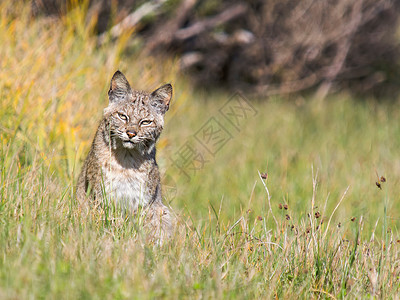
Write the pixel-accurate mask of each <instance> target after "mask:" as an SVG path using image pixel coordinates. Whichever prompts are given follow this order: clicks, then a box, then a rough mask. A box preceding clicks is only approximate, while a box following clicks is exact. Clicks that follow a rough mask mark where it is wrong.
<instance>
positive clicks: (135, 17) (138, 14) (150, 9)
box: [98, 0, 167, 45]
mask: <svg viewBox="0 0 400 300" xmlns="http://www.w3.org/2000/svg"><path fill="white" fill-rule="evenodd" d="M166 1H167V0H154V1H149V2H146V3H144V4H143V5H141V6H140V7H139V8H138V9H136V10H135V11H134V12H132V13H131V14H129V15H128V16H126V17H125V18H124V19H123V20H122V21H121V22H119V23H118V24H116V25H114V26H113V27H112V28H111V29H110V31H109V32H104V33H102V34H101V35H99V37H98V43H99V44H100V45H101V44H103V43H104V42H105V40H106V37H107V35H108V34H110V35H111V37H112V38H117V37H119V36H120V35H121V34H122V33H123V32H125V31H127V30H130V29H132V28H134V27H135V26H136V25H138V24H139V23H140V21H141V20H142V19H143V18H144V17H146V16H148V15H149V14H151V13H154V12H155V11H156V10H157V9H158V8H160V7H161V6H162V5H163V4H164V3H165V2H166Z"/></svg>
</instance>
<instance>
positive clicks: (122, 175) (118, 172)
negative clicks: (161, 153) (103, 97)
mask: <svg viewBox="0 0 400 300" xmlns="http://www.w3.org/2000/svg"><path fill="white" fill-rule="evenodd" d="M108 98H109V105H108V107H106V108H105V109H104V117H103V120H102V121H101V122H100V125H99V127H98V129H97V132H96V135H95V137H94V140H93V143H92V147H91V149H90V151H89V154H88V156H87V158H86V160H85V163H84V165H83V168H82V171H81V173H80V175H79V179H78V185H77V198H78V200H84V199H86V196H87V194H90V195H91V196H92V198H94V199H95V200H96V201H104V200H105V199H106V198H105V197H109V198H110V199H112V200H114V201H115V203H116V204H117V205H118V206H120V207H121V208H122V209H124V210H128V211H131V212H137V211H138V209H139V208H141V209H143V211H144V212H145V225H146V224H147V225H149V226H151V227H150V228H151V229H153V232H155V231H154V230H158V231H159V232H160V233H161V234H162V236H165V235H169V234H170V231H171V229H172V224H171V223H172V216H171V212H170V210H169V209H168V208H167V207H166V206H165V205H164V204H163V203H162V199H161V182H160V173H159V171H158V166H157V162H156V147H155V145H156V142H157V139H158V138H159V136H160V134H161V131H162V129H163V126H164V114H165V112H166V111H167V110H168V108H169V104H170V101H171V98H172V86H171V85H170V84H166V85H163V86H162V87H160V88H158V89H157V90H155V91H154V92H152V93H150V94H149V93H146V92H143V91H135V90H132V89H131V87H130V85H129V82H128V81H127V79H126V78H125V76H124V75H123V74H122V73H121V72H120V71H117V72H115V74H114V75H113V77H112V79H111V84H110V90H109V91H108ZM157 235H158V233H157Z"/></svg>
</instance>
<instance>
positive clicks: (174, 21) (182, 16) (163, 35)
mask: <svg viewBox="0 0 400 300" xmlns="http://www.w3.org/2000/svg"><path fill="white" fill-rule="evenodd" d="M197 1H198V0H183V1H182V2H181V4H180V6H179V7H178V8H177V10H176V11H177V12H176V15H175V16H174V17H173V18H171V19H170V20H169V21H168V22H167V23H166V24H161V25H160V26H159V28H158V29H157V30H156V34H155V35H154V36H153V37H151V38H150V39H149V42H148V44H147V49H148V50H150V51H152V50H154V49H155V48H157V47H158V46H160V45H168V44H170V43H171V42H172V40H173V39H174V33H175V32H176V31H177V30H178V29H179V27H180V26H181V25H182V23H183V22H184V21H185V20H186V19H187V18H188V16H189V14H190V12H191V11H192V9H193V7H194V6H195V5H196V3H197Z"/></svg>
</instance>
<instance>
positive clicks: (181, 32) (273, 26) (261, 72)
mask: <svg viewBox="0 0 400 300" xmlns="http://www.w3.org/2000/svg"><path fill="white" fill-rule="evenodd" d="M65 2H66V1H65V0H64V1H62V0H35V1H34V3H36V10H38V8H39V11H40V7H42V11H44V12H47V13H49V10H52V11H54V3H58V7H63V5H62V3H65ZM75 2H79V1H75ZM156 2H157V3H159V4H158V5H155V4H157V3H156ZM37 3H40V5H38V4H37ZM114 3H115V4H116V5H115V7H114V8H113V7H112V5H110V4H109V2H108V1H96V0H92V1H90V7H92V8H93V9H92V10H96V11H97V13H98V14H99V19H98V20H99V21H98V26H97V27H98V31H99V32H102V31H103V30H105V29H106V28H108V27H110V26H109V20H110V16H111V15H112V14H111V11H112V10H113V9H114V11H115V12H117V13H116V17H115V22H116V23H118V22H120V21H121V20H123V19H124V17H128V18H129V13H130V12H135V11H139V10H140V8H141V6H143V5H154V11H153V12H152V13H153V16H156V17H150V18H149V17H148V15H146V16H145V15H143V16H140V18H139V21H137V22H136V23H134V24H131V25H128V26H127V27H129V26H131V27H134V28H135V29H136V30H137V32H138V33H140V35H141V36H143V37H144V39H143V40H144V43H145V44H147V47H146V48H147V49H148V50H150V51H151V52H152V53H154V52H157V53H163V54H165V53H166V52H168V53H171V54H172V55H176V54H177V53H178V54H179V55H180V56H181V58H182V59H181V65H182V68H183V69H185V70H186V71H187V72H188V73H189V74H191V75H193V76H194V78H196V79H197V81H198V82H199V83H200V84H201V86H203V87H204V86H210V85H214V86H215V85H217V86H221V84H222V85H225V86H227V87H230V88H232V89H242V90H247V91H251V92H256V93H258V94H264V95H265V94H267V95H270V94H291V93H295V92H299V91H309V90H311V91H316V92H317V96H318V97H325V96H326V95H327V94H328V93H329V92H331V91H336V90H338V89H348V90H350V91H352V92H357V93H370V92H371V91H373V92H374V93H377V94H380V93H381V92H386V93H392V92H393V91H395V90H396V88H397V86H399V85H398V79H397V78H398V77H399V76H398V75H399V74H398V71H397V70H398V69H399V68H398V67H399V49H400V48H399V38H398V37H396V31H397V30H398V27H399V24H398V21H399V18H398V15H399V13H400V2H399V1H390V0H354V1H353V0H331V1H316V0H302V1H294V0H247V1H227V0H224V1H214V0H203V1H199V0H182V1H150V2H149V3H150V4H146V3H145V2H142V1H128V0H119V1H116V2H114ZM56 6H57V5H56ZM96 7H97V8H96ZM59 10H60V9H59ZM150 15H151V14H150ZM135 18H137V15H136V16H135ZM128 23H129V22H128ZM120 24H122V25H124V23H123V22H121V23H120ZM139 24H140V25H141V26H137V25H139ZM125 29H131V28H125ZM120 32H121V31H119V32H118V33H117V35H119V34H120ZM135 36H137V35H135ZM168 50H169V51H168Z"/></svg>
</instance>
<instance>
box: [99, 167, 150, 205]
mask: <svg viewBox="0 0 400 300" xmlns="http://www.w3.org/2000/svg"><path fill="white" fill-rule="evenodd" d="M102 171H103V178H104V189H105V192H106V194H107V196H108V197H110V199H111V200H112V201H114V202H115V203H116V204H117V205H120V206H121V207H122V208H124V209H129V210H137V208H138V207H139V206H146V205H148V204H149V203H150V202H151V195H150V192H149V187H148V174H147V172H146V171H145V170H140V169H133V168H123V167H121V166H120V165H119V164H116V163H111V164H110V165H109V164H105V165H104V166H103V167H102Z"/></svg>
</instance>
